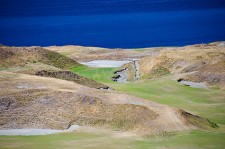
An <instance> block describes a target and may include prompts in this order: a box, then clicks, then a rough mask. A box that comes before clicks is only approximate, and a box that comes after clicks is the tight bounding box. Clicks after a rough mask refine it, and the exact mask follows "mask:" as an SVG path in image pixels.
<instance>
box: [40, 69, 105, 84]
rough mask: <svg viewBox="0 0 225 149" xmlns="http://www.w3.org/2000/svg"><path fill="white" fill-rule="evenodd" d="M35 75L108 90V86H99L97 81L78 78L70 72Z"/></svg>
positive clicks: (42, 72) (43, 72)
mask: <svg viewBox="0 0 225 149" xmlns="http://www.w3.org/2000/svg"><path fill="white" fill-rule="evenodd" d="M36 75H38V76H44V77H53V78H59V79H63V80H69V81H74V82H76V83H79V84H82V85H85V86H88V87H92V88H109V87H108V86H106V85H104V84H101V83H99V82H97V81H94V80H91V79H88V78H85V77H82V76H79V75H77V74H75V73H73V72H70V71H46V70H41V71H38V72H36Z"/></svg>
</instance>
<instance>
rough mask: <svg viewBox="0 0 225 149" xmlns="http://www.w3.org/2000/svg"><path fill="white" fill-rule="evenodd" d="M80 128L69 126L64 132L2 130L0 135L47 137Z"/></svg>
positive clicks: (27, 129) (28, 129) (25, 129)
mask: <svg viewBox="0 0 225 149" xmlns="http://www.w3.org/2000/svg"><path fill="white" fill-rule="evenodd" d="M78 128H80V126H79V125H71V126H70V127H69V128H68V129H66V130H55V129H33V128H24V129H4V130H0V135H21V136H32V135H49V134H55V133H62V132H71V131H74V130H77V129H78Z"/></svg>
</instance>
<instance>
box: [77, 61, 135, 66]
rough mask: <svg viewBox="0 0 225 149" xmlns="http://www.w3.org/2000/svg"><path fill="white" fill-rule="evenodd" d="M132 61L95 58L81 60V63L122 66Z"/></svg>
mask: <svg viewBox="0 0 225 149" xmlns="http://www.w3.org/2000/svg"><path fill="white" fill-rule="evenodd" d="M130 62H132V61H113V60H95V61H90V62H81V64H83V65H86V66H89V67H102V68H108V67H121V66H123V65H124V64H127V63H130Z"/></svg>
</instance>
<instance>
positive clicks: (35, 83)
mask: <svg viewBox="0 0 225 149" xmlns="http://www.w3.org/2000/svg"><path fill="white" fill-rule="evenodd" d="M0 81H1V86H2V88H1V92H0V97H1V98H0V100H1V114H0V116H1V122H0V124H1V126H0V128H1V129H3V128H26V127H30V128H52V129H66V128H68V127H69V126H70V125H71V124H78V125H81V126H93V127H104V128H111V129H119V130H124V131H133V132H136V133H138V134H140V135H149V134H153V133H164V132H173V131H182V130H188V129H196V128H199V127H200V128H210V127H211V123H210V121H207V120H206V119H203V118H200V117H196V116H194V115H191V114H188V113H186V112H184V111H182V110H179V109H174V108H170V107H168V106H165V105H160V104H157V103H153V102H151V101H146V100H144V99H140V98H137V97H133V96H129V95H125V94H118V93H114V92H108V91H102V90H96V89H92V88H88V87H85V86H81V85H79V84H76V83H73V82H69V81H64V80H60V79H55V78H45V77H38V76H33V75H27V74H18V73H9V72H5V71H2V72H1V75H0ZM3 86H4V87H3ZM140 115H141V117H140Z"/></svg>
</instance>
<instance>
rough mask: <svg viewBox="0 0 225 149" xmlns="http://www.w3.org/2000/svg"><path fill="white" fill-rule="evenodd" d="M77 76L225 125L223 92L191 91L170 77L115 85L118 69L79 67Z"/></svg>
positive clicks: (75, 69) (197, 89) (194, 89)
mask: <svg viewBox="0 0 225 149" xmlns="http://www.w3.org/2000/svg"><path fill="white" fill-rule="evenodd" d="M72 70H73V71H75V72H76V73H77V74H79V75H82V76H85V77H87V78H91V79H93V80H96V81H99V82H101V83H105V84H108V85H110V86H112V87H113V88H114V89H116V90H117V91H119V92H122V93H127V94H130V95H134V96H137V97H141V98H145V99H149V100H151V101H155V102H158V103H162V104H166V105H169V106H172V107H178V108H181V109H183V110H185V111H188V112H190V113H193V114H195V115H199V116H202V117H205V118H208V119H210V120H211V121H212V122H215V123H218V124H220V125H225V119H224V117H225V109H224V106H225V92H224V90H222V89H220V90H213V89H199V88H191V87H188V86H184V85H181V84H179V83H178V82H177V81H176V80H172V79H171V78H170V76H167V77H161V78H156V79H151V80H140V81H139V82H130V83H125V84H123V83H115V82H113V81H112V79H111V76H113V75H114V74H113V72H114V71H115V70H116V69H115V68H89V67H86V66H84V67H78V68H74V69H72Z"/></svg>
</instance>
